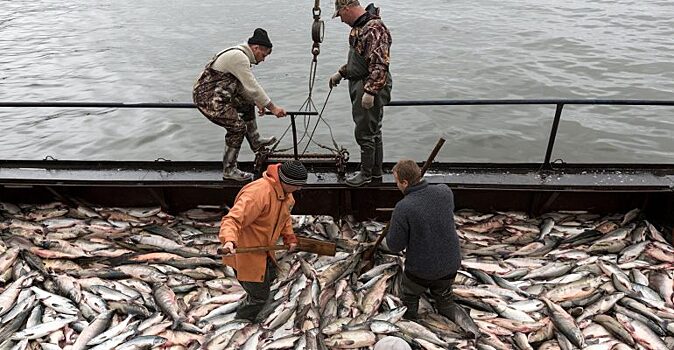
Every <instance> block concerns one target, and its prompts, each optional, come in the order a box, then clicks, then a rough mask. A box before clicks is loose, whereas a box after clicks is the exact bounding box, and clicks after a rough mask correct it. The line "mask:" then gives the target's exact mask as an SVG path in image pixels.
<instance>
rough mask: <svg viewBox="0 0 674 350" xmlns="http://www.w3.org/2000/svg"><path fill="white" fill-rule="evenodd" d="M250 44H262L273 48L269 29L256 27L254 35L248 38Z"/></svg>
mask: <svg viewBox="0 0 674 350" xmlns="http://www.w3.org/2000/svg"><path fill="white" fill-rule="evenodd" d="M248 44H249V45H262V46H266V47H268V48H270V49H271V41H270V40H269V36H268V35H267V31H266V30H264V29H262V28H256V29H255V31H254V32H253V36H251V37H250V38H248Z"/></svg>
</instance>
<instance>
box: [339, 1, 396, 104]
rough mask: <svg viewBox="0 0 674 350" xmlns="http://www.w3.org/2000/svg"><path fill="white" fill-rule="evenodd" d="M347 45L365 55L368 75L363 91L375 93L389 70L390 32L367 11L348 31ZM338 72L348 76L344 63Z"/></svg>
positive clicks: (384, 83)
mask: <svg viewBox="0 0 674 350" xmlns="http://www.w3.org/2000/svg"><path fill="white" fill-rule="evenodd" d="M349 45H350V46H351V47H352V48H353V49H354V50H356V53H358V54H359V55H361V56H363V57H365V61H366V63H367V66H368V72H369V73H370V75H369V76H368V77H367V80H366V81H365V91H366V92H368V93H370V94H373V95H375V94H376V93H377V92H378V91H379V90H381V88H382V87H384V85H386V76H387V73H388V71H389V61H390V50H391V32H389V30H388V28H386V25H385V24H384V22H383V21H382V20H381V18H380V17H379V16H377V15H373V14H371V13H369V12H367V13H365V14H363V15H362V16H360V17H359V18H358V19H357V20H356V23H354V25H353V28H351V33H349ZM339 72H340V73H341V74H342V76H343V77H347V78H348V77H349V75H348V74H347V68H346V65H343V66H342V67H341V68H340V69H339Z"/></svg>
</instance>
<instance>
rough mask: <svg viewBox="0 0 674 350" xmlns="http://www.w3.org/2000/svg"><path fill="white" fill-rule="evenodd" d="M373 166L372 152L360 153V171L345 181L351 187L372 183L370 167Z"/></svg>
mask: <svg viewBox="0 0 674 350" xmlns="http://www.w3.org/2000/svg"><path fill="white" fill-rule="evenodd" d="M373 165H374V150H372V151H369V152H367V151H361V152H360V171H358V172H356V173H355V174H353V175H352V176H350V177H348V178H347V179H346V184H347V185H349V186H351V187H360V186H363V185H365V184H367V183H370V182H372V166H373Z"/></svg>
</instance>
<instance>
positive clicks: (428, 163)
mask: <svg viewBox="0 0 674 350" xmlns="http://www.w3.org/2000/svg"><path fill="white" fill-rule="evenodd" d="M444 144H445V139H443V138H442V137H441V138H440V139H439V140H438V143H436V144H435V148H433V151H432V152H431V154H430V155H429V156H428V159H427V160H426V162H425V163H424V166H423V167H422V168H421V177H424V174H426V171H427V170H428V168H430V167H431V163H433V160H434V159H435V156H437V155H438V152H440V148H442V145H444Z"/></svg>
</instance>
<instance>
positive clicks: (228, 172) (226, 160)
mask: <svg viewBox="0 0 674 350" xmlns="http://www.w3.org/2000/svg"><path fill="white" fill-rule="evenodd" d="M239 150H240V148H234V147H226V148H225V155H224V156H223V157H222V167H223V169H222V178H223V179H225V180H235V181H250V180H252V179H253V174H251V173H248V172H245V171H241V170H239V169H238V168H237V164H236V160H237V158H238V157H239Z"/></svg>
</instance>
